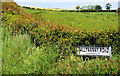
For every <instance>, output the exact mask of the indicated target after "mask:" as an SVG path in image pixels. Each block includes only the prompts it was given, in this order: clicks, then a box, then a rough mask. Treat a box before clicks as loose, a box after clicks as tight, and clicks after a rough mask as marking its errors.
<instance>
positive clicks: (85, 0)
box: [14, 0, 119, 2]
mask: <svg viewBox="0 0 120 76" xmlns="http://www.w3.org/2000/svg"><path fill="white" fill-rule="evenodd" d="M14 1H15V2H119V0H14Z"/></svg>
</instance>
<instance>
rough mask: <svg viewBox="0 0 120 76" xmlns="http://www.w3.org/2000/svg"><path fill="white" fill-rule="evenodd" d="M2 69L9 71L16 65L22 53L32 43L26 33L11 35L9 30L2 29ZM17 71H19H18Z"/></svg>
mask: <svg viewBox="0 0 120 76" xmlns="http://www.w3.org/2000/svg"><path fill="white" fill-rule="evenodd" d="M2 36H3V37H2V41H3V45H2V50H3V51H2V64H3V65H2V69H3V73H4V72H5V71H6V72H8V73H9V72H10V70H12V69H13V66H16V65H17V64H18V61H19V57H20V55H21V54H22V53H26V50H27V48H28V47H30V46H31V45H32V43H31V38H30V36H29V35H27V34H24V35H22V34H20V35H13V36H12V32H11V30H8V29H3V32H2ZM18 72H19V71H18Z"/></svg>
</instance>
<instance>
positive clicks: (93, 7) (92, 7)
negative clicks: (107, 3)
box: [87, 5, 95, 9]
mask: <svg viewBox="0 0 120 76" xmlns="http://www.w3.org/2000/svg"><path fill="white" fill-rule="evenodd" d="M87 8H88V9H95V6H94V5H88V6H87Z"/></svg>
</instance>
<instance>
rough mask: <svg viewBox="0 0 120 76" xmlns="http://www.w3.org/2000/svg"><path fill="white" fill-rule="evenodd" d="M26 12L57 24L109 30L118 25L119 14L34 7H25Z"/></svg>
mask: <svg viewBox="0 0 120 76" xmlns="http://www.w3.org/2000/svg"><path fill="white" fill-rule="evenodd" d="M24 12H26V13H30V14H32V15H34V16H35V17H36V18H39V19H40V18H42V19H43V20H46V21H53V22H54V23H56V25H57V24H58V25H59V24H60V25H66V26H68V27H71V26H75V27H76V28H78V29H87V30H88V31H94V29H95V28H96V29H98V30H104V29H107V30H109V29H113V28H114V27H116V28H117V26H118V14H117V13H115V12H59V11H49V10H33V9H27V10H26V9H25V10H24Z"/></svg>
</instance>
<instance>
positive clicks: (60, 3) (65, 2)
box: [14, 0, 120, 10]
mask: <svg viewBox="0 0 120 76" xmlns="http://www.w3.org/2000/svg"><path fill="white" fill-rule="evenodd" d="M14 1H15V2H16V3H17V4H18V5H20V6H29V7H40V8H61V9H75V6H76V5H79V6H85V5H96V4H98V5H101V6H102V9H103V10H104V9H105V5H106V3H111V5H112V6H111V9H117V8H118V2H119V1H120V0H14Z"/></svg>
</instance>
